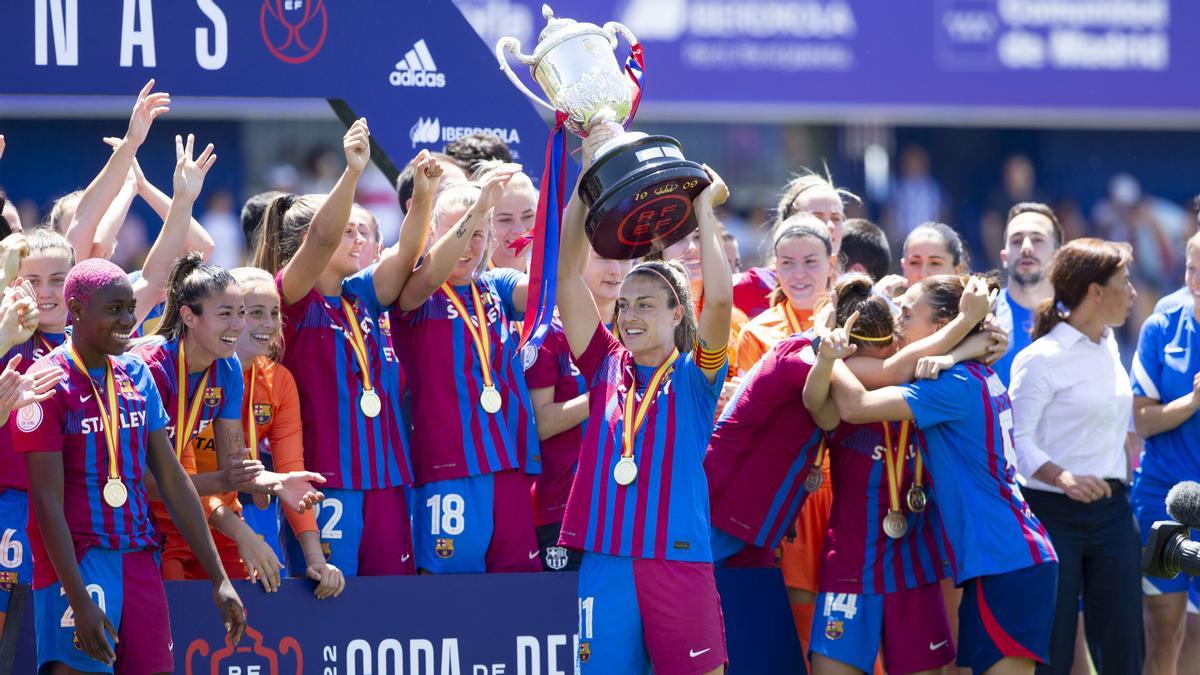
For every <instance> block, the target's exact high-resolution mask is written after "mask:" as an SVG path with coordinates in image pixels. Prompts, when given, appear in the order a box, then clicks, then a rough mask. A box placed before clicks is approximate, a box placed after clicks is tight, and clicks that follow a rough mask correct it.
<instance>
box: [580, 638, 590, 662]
mask: <svg viewBox="0 0 1200 675" xmlns="http://www.w3.org/2000/svg"><path fill="white" fill-rule="evenodd" d="M590 658H592V645H591V644H589V643H587V642H580V643H579V662H580V663H587V662H588V659H590Z"/></svg>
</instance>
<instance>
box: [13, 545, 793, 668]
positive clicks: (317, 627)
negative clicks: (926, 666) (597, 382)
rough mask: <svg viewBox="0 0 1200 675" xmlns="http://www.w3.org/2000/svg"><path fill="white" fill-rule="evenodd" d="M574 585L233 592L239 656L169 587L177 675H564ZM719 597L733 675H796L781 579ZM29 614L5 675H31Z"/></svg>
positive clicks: (459, 582) (208, 589)
mask: <svg viewBox="0 0 1200 675" xmlns="http://www.w3.org/2000/svg"><path fill="white" fill-rule="evenodd" d="M577 578H578V577H577V575H576V574H574V573H570V572H562V573H545V574H492V575H461V576H420V577H359V578H352V579H349V580H348V582H347V585H346V590H345V592H344V593H343V594H342V595H341V597H338V598H335V599H331V600H317V599H316V598H314V597H313V595H312V588H313V583H312V582H310V581H307V580H300V579H287V580H284V582H283V585H282V587H281V588H280V589H279V591H278V592H276V593H273V594H271V595H267V594H266V593H264V592H263V591H262V590H261V588H259V587H255V586H253V585H251V584H250V583H248V582H237V589H238V593H239V594H240V595H241V597H242V599H243V601H244V602H245V603H246V606H247V609H248V612H249V624H250V627H249V629H248V630H247V631H246V636H245V638H243V639H242V641H241V643H240V644H239V645H238V646H237V647H236V648H235V647H232V646H231V645H229V644H227V643H226V641H225V637H224V631H223V629H222V627H221V620H220V615H219V614H218V613H217V609H216V607H215V606H214V605H213V601H212V586H211V584H209V583H208V582H202V581H184V582H168V583H167V598H168V600H169V602H170V605H171V634H172V637H173V639H174V648H173V651H174V655H175V672H176V673H182V674H185V675H200V674H201V673H205V674H208V673H213V674H220V675H235V674H236V675H251V674H258V675H293V674H296V675H299V674H300V673H322V674H324V675H367V674H369V673H376V674H378V673H389V674H391V675H569V674H570V673H572V672H574V662H575V656H576V654H578V653H579V651H580V649H581V640H580V639H579V636H578V634H577V631H578V626H579V625H580V624H579V616H578V611H579V609H578V607H579V604H578V601H577V598H576V594H575V590H576V584H577ZM717 587H718V590H719V591H720V593H721V600H722V607H723V611H724V615H725V630H726V639H727V641H728V645H729V658H730V662H731V663H732V664H733V666H734V668H736V669H737V671H738V672H745V673H803V672H804V668H803V665H802V663H803V662H802V661H801V659H800V646H799V644H798V642H797V640H796V631H795V628H794V627H793V625H792V615H791V610H790V608H789V607H788V603H787V594H786V592H785V591H784V588H783V580H782V577H781V576H780V574H779V571H778V570H750V569H742V570H718V571H717ZM32 605H33V603H28V611H27V613H26V622H25V624H24V626H23V628H22V632H21V636H20V640H21V642H20V644H19V645H18V649H17V663H16V664H15V666H14V671H13V672H20V673H31V672H34V667H35V666H34V663H33V659H34V656H33V654H34V651H35V647H34V643H33V634H32V617H31V615H32V611H33V610H32ZM582 643H583V644H587V640H586V639H585V640H582ZM591 648H592V647H591V646H588V647H587V649H588V650H590V649H591Z"/></svg>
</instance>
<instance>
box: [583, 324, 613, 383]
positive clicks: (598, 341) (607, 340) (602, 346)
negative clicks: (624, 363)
mask: <svg viewBox="0 0 1200 675" xmlns="http://www.w3.org/2000/svg"><path fill="white" fill-rule="evenodd" d="M620 348H621V343H620V342H619V341H617V338H615V337H613V334H612V333H610V332H608V329H607V328H605V327H604V324H603V323H601V322H599V321H597V322H596V332H595V333H592V340H591V342H588V346H587V349H584V350H583V353H582V354H580V355H579V358H577V359H575V367H576V368H578V369H579V372H580V374H582V375H583V379H584V381H586V382H587V383H588V385H589V387H588V388H589V389H591V388H592V387H591V386H590V385H592V384H593V383H594V380H595V379H596V374H597V373H599V372H600V367H601V366H602V365H603V364H604V360H605V359H606V358H608V357H609V356H611V355H613V354H615V353H617V351H618V350H619V349H620Z"/></svg>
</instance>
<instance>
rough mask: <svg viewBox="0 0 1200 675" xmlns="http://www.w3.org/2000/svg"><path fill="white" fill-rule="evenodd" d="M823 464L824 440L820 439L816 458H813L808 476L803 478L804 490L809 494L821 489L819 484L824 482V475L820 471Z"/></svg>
mask: <svg viewBox="0 0 1200 675" xmlns="http://www.w3.org/2000/svg"><path fill="white" fill-rule="evenodd" d="M824 464H825V439H824V438H822V439H821V444H820V445H818V446H817V456H816V457H814V458H813V464H812V468H810V469H809V470H808V475H807V476H805V477H804V489H805V490H808V491H809V492H816V491H817V490H820V489H821V483H823V482H825V474H824V473H823V472H822V471H821V468H822V466H824Z"/></svg>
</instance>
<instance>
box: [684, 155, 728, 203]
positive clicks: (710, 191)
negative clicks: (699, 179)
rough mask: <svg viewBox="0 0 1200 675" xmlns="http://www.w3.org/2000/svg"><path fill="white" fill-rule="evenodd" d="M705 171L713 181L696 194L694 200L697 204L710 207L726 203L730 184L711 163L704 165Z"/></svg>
mask: <svg viewBox="0 0 1200 675" xmlns="http://www.w3.org/2000/svg"><path fill="white" fill-rule="evenodd" d="M704 172H705V173H707V174H708V179H709V180H710V181H712V182H711V183H710V184H709V186H708V187H706V188H704V191H703V192H701V193H700V194H698V195H696V198H695V199H694V200H692V201H693V202H694V203H695V205H696V206H702V205H703V206H707V207H709V208H714V207H717V206H720V205H722V204H724V203H725V200H726V199H729V186H728V185H726V184H725V181H724V180H722V179H721V176H720V175H718V174H717V172H716V171H713V169H712V167H710V166H709V165H707V164H705V165H704Z"/></svg>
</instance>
